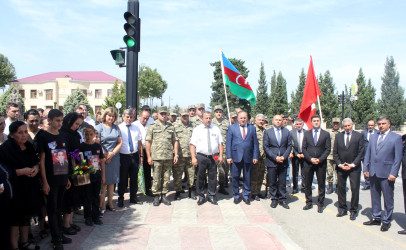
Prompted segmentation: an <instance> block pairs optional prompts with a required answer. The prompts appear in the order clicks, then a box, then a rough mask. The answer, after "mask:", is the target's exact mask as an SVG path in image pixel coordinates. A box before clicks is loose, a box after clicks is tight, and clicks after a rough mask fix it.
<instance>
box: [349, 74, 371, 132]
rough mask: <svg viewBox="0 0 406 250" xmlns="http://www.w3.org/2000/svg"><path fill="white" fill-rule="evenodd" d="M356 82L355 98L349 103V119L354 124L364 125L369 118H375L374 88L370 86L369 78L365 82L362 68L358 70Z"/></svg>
mask: <svg viewBox="0 0 406 250" xmlns="http://www.w3.org/2000/svg"><path fill="white" fill-rule="evenodd" d="M356 82H357V85H358V92H357V94H356V96H357V100H355V101H352V103H351V108H352V111H351V119H352V120H353V121H354V123H355V124H360V125H366V124H367V123H368V121H369V120H372V119H374V118H376V107H375V88H374V87H373V86H372V84H371V80H369V81H368V84H366V81H365V76H364V73H363V72H362V68H360V70H359V73H358V78H357V80H356Z"/></svg>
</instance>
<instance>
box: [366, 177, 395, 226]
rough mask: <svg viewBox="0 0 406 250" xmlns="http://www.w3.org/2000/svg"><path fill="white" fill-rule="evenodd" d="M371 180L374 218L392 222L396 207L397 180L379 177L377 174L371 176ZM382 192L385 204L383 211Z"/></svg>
mask: <svg viewBox="0 0 406 250" xmlns="http://www.w3.org/2000/svg"><path fill="white" fill-rule="evenodd" d="M369 180H370V182H371V202H372V219H374V220H379V221H382V222H383V223H390V222H391V221H392V214H393V207H394V200H393V196H394V194H393V193H394V190H395V182H394V181H389V180H388V178H378V177H376V175H374V176H370V177H369ZM381 194H383V201H384V206H385V211H383V213H382V207H381Z"/></svg>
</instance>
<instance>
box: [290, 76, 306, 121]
mask: <svg viewBox="0 0 406 250" xmlns="http://www.w3.org/2000/svg"><path fill="white" fill-rule="evenodd" d="M305 85H306V74H305V72H304V69H303V68H302V72H300V75H299V85H298V86H297V89H296V91H293V92H292V94H291V96H290V98H291V102H290V110H291V112H292V113H294V114H299V112H300V106H302V99H303V90H304V87H305Z"/></svg>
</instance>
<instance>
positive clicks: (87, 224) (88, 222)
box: [85, 218, 93, 227]
mask: <svg viewBox="0 0 406 250" xmlns="http://www.w3.org/2000/svg"><path fill="white" fill-rule="evenodd" d="M85 224H86V226H89V227H92V226H93V221H92V219H91V218H86V219H85Z"/></svg>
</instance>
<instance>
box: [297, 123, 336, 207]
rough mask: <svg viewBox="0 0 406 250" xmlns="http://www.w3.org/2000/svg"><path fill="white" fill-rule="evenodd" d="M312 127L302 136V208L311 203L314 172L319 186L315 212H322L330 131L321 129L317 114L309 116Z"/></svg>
mask: <svg viewBox="0 0 406 250" xmlns="http://www.w3.org/2000/svg"><path fill="white" fill-rule="evenodd" d="M311 122H312V126H313V129H312V130H309V131H306V132H305V133H304V138H303V146H302V151H303V154H304V157H305V164H304V168H303V170H304V175H305V181H306V184H305V187H306V192H305V195H306V206H304V207H303V210H309V209H311V208H312V207H313V204H312V182H313V175H314V173H316V177H317V184H318V187H319V198H318V209H317V212H319V213H323V209H324V198H325V196H326V170H327V156H328V155H329V154H330V151H331V139H330V133H329V132H327V131H325V130H323V129H321V128H320V125H321V118H320V116H319V115H313V116H312V117H311Z"/></svg>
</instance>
